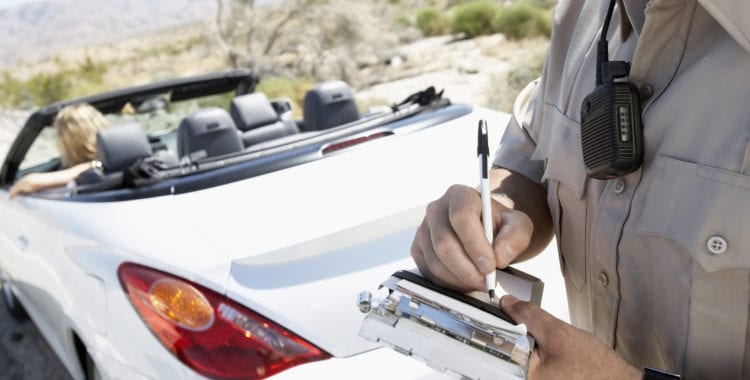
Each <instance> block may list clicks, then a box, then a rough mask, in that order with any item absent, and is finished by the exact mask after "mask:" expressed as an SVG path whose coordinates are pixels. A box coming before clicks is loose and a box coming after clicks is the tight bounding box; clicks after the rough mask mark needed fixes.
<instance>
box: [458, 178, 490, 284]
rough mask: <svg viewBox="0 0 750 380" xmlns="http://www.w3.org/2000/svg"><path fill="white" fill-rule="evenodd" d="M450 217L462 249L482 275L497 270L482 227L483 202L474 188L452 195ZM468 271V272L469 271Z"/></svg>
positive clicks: (460, 190) (464, 189) (465, 188)
mask: <svg viewBox="0 0 750 380" xmlns="http://www.w3.org/2000/svg"><path fill="white" fill-rule="evenodd" d="M448 216H449V220H450V225H451V227H452V229H453V230H454V231H455V234H456V236H457V238H458V239H459V243H460V245H461V248H462V250H463V251H464V252H466V255H467V256H468V257H469V259H470V260H471V262H472V263H473V265H474V268H475V269H474V271H476V272H478V273H479V274H480V275H484V274H487V273H490V272H492V271H494V270H495V268H496V265H495V260H494V257H493V252H492V247H490V243H489V241H487V237H486V236H485V234H484V227H483V226H482V200H481V198H480V196H479V193H478V192H477V191H476V190H475V189H472V188H469V187H462V188H461V189H459V190H457V191H454V192H453V193H451V199H450V202H449V209H448ZM467 271H468V270H467Z"/></svg>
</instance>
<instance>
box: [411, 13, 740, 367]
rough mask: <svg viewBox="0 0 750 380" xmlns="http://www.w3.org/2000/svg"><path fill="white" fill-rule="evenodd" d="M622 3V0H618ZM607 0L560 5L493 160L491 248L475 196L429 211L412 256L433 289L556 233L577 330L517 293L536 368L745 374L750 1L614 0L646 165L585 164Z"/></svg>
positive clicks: (465, 283)
mask: <svg viewBox="0 0 750 380" xmlns="http://www.w3.org/2000/svg"><path fill="white" fill-rule="evenodd" d="M613 1H614V0H613ZM608 3H609V1H578V0H567V1H566V0H562V1H560V2H559V4H558V6H557V9H556V10H555V17H554V26H553V31H552V40H551V45H550V51H549V53H548V57H547V62H546V64H545V68H544V72H543V75H542V78H541V80H540V81H538V82H535V83H533V84H531V85H530V86H528V87H527V88H526V89H525V90H524V91H523V92H522V93H521V95H520V96H519V99H518V100H517V101H516V105H515V106H514V115H513V118H512V119H511V122H510V124H509V125H508V128H507V129H506V132H505V135H504V136H503V139H502V142H501V144H500V147H499V149H498V151H497V154H496V159H495V162H494V164H495V167H494V168H493V170H492V173H491V175H492V186H493V189H494V190H493V198H494V199H493V218H494V225H495V234H496V238H495V239H494V244H493V246H492V247H490V245H489V243H488V242H487V240H486V239H485V238H484V235H483V232H482V231H483V230H482V225H481V219H480V214H481V202H480V197H479V194H478V192H477V191H476V190H475V189H472V188H468V187H463V186H458V185H457V186H453V187H451V188H450V189H448V191H447V192H446V193H445V195H443V196H442V197H441V198H440V199H438V200H436V201H434V202H432V203H431V204H430V205H429V206H428V209H427V214H426V216H425V219H424V221H423V223H422V224H421V226H420V228H419V229H418V231H417V234H416V236H415V238H414V242H413V245H412V257H413V258H414V260H415V262H416V264H417V266H418V267H419V269H420V270H421V271H422V273H423V274H424V275H426V276H427V277H428V278H430V279H431V280H433V281H434V282H437V283H440V284H442V285H446V286H451V287H454V288H458V289H461V290H469V289H483V288H484V282H483V279H484V277H483V275H484V274H486V273H489V272H490V271H492V270H494V268H495V267H498V268H503V267H505V266H507V265H508V264H510V263H511V262H513V261H519V260H523V259H526V258H529V257H532V256H534V255H535V254H537V253H538V252H540V251H541V250H542V249H543V248H544V247H545V245H546V244H547V243H548V242H549V240H550V238H551V236H552V235H553V233H554V235H555V236H556V238H557V243H558V248H559V250H560V254H561V255H560V260H561V264H562V268H563V272H564V277H565V283H566V290H567V294H568V301H569V308H570V316H571V322H572V324H573V325H574V326H576V327H573V326H571V325H568V324H566V323H564V322H562V321H560V320H557V319H555V318H554V317H552V316H551V315H549V314H547V313H546V312H544V311H543V310H541V309H540V308H538V307H536V306H533V305H531V304H528V303H525V302H521V301H518V300H516V299H513V298H512V297H505V298H503V299H502V300H501V306H502V307H503V309H505V311H506V312H507V313H509V314H510V315H511V316H512V317H513V318H515V319H516V320H517V321H519V322H523V323H526V324H527V326H528V328H529V331H530V333H531V335H533V336H534V337H535V338H536V340H537V344H538V345H537V349H536V350H535V352H534V354H533V356H532V359H531V369H530V376H531V377H539V378H559V379H568V378H585V379H590V378H608V379H616V378H641V377H643V376H644V368H648V369H646V370H645V373H646V377H649V376H651V375H652V370H651V369H650V368H656V369H662V370H666V371H669V372H675V373H680V374H682V375H684V376H685V377H686V378H691V379H740V378H748V377H750V325H748V320H749V319H750V318H748V313H749V312H750V231H748V227H747V226H748V225H750V107H749V105H750V2H747V1H744V0H651V1H646V0H617V6H616V7H614V12H613V14H612V17H611V25H610V28H609V32H608V33H607V35H606V36H607V39H608V40H609V49H608V56H609V58H610V59H611V60H622V61H630V62H631V66H630V71H629V73H628V74H629V75H628V77H627V81H628V82H630V83H631V84H632V85H634V87H635V89H636V91H637V93H638V96H639V97H640V101H639V103H640V107H641V113H640V114H641V118H642V125H643V141H644V145H643V163H642V165H640V167H639V168H638V169H637V170H635V171H633V172H632V173H629V174H626V175H622V176H619V177H617V178H612V179H609V180H602V179H594V178H590V177H588V176H587V175H586V167H585V166H584V161H583V158H582V149H583V148H582V142H581V127H580V123H581V105H582V102H583V100H584V98H586V96H587V95H589V94H590V93H591V92H592V91H594V88H595V86H596V82H595V80H594V76H595V73H596V71H597V67H596V56H597V54H596V46H597V41H598V40H599V38H600V36H599V34H600V33H601V31H602V28H603V25H604V19H605V15H606V14H607V9H608V5H609V4H608Z"/></svg>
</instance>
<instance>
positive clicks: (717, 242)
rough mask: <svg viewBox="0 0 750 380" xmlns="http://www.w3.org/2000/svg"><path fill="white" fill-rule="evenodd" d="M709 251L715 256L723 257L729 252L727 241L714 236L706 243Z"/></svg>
mask: <svg viewBox="0 0 750 380" xmlns="http://www.w3.org/2000/svg"><path fill="white" fill-rule="evenodd" d="M706 246H708V251H709V252H711V253H713V254H714V255H721V254H722V253H724V252H726V251H727V241H726V240H724V238H723V237H721V236H712V237H711V238H710V239H708V242H707V243H706Z"/></svg>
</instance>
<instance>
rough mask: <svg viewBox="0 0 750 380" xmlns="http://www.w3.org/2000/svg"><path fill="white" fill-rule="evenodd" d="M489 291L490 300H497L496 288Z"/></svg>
mask: <svg viewBox="0 0 750 380" xmlns="http://www.w3.org/2000/svg"><path fill="white" fill-rule="evenodd" d="M487 293H489V295H490V301H494V300H495V289H490V290H488V291H487Z"/></svg>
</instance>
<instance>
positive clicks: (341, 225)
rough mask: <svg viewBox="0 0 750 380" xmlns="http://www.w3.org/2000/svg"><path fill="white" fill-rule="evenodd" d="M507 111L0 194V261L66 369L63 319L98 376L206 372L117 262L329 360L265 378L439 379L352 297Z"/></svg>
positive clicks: (71, 355)
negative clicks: (216, 302) (288, 155)
mask: <svg viewBox="0 0 750 380" xmlns="http://www.w3.org/2000/svg"><path fill="white" fill-rule="evenodd" d="M508 118H509V115H507V114H503V113H499V112H496V111H492V110H489V109H485V108H473V111H472V112H471V113H469V114H467V115H465V116H462V117H459V118H456V119H453V120H450V121H448V122H445V123H442V124H440V125H438V126H435V127H431V128H427V129H424V130H420V131H418V132H415V133H409V134H405V135H396V136H388V137H386V138H382V139H378V140H376V141H371V142H368V143H367V144H362V145H360V146H357V147H356V148H355V149H348V150H345V151H342V152H340V153H338V154H335V155H332V156H330V157H326V158H324V159H320V160H316V161H312V162H308V163H305V164H302V165H298V166H293V167H290V168H286V169H283V170H279V171H275V172H271V173H267V174H263V175H260V176H256V177H253V178H248V179H244V180H240V181H236V182H231V183H228V184H225V185H221V186H215V187H209V188H206V189H202V190H198V191H192V192H188V193H184V194H176V195H166V196H156V197H150V198H144V199H135V200H125V201H114V202H68V201H62V200H54V199H43V198H38V197H33V196H20V197H18V198H16V199H14V200H9V198H8V194H7V189H4V190H0V268H2V269H3V271H4V273H5V275H6V276H7V277H8V278H9V279H10V280H11V283H12V286H13V291H14V293H15V295H16V296H17V297H18V298H19V299H20V301H21V303H22V304H23V305H24V306H25V308H26V310H27V312H28V313H29V315H30V316H31V318H32V320H33V321H34V323H35V324H36V325H37V326H38V327H39V329H40V331H41V332H42V334H43V335H44V337H45V338H46V339H47V341H48V342H49V344H50V346H51V347H52V348H53V350H54V352H55V353H56V354H57V355H58V356H59V357H60V359H61V360H62V362H63V364H64V365H65V367H66V368H67V369H68V370H69V372H70V373H71V374H72V375H73V377H74V378H76V379H82V378H84V376H85V375H84V373H83V371H82V369H81V365H80V364H79V360H80V358H79V357H78V356H77V355H76V347H75V344H74V341H73V337H72V334H71V331H75V332H77V334H79V336H80V339H81V340H82V341H83V342H85V345H86V349H87V351H88V353H89V354H90V355H91V358H92V359H93V361H94V362H95V363H96V366H97V368H98V371H99V373H100V374H101V375H102V377H103V378H111V379H137V378H151V379H167V378H169V379H177V378H183V379H197V378H203V376H201V375H200V374H198V373H196V372H194V371H193V370H192V369H190V368H188V367H187V366H185V365H184V364H183V363H181V362H180V361H179V360H178V359H177V358H175V356H173V355H172V354H171V353H170V352H169V351H168V350H167V349H165V347H164V346H163V345H162V344H161V343H160V342H159V341H158V340H157V339H156V338H155V336H154V334H152V332H151V331H150V330H149V328H148V327H147V326H146V325H145V324H144V322H143V321H142V320H141V318H140V317H139V315H138V314H137V312H136V311H135V309H134V308H133V306H132V305H131V303H130V301H129V300H128V298H127V296H126V294H125V293H124V291H123V288H122V285H121V283H120V281H119V279H118V275H117V270H118V267H119V266H120V264H121V263H123V262H133V263H138V264H142V265H144V266H147V267H150V268H154V269H158V270H161V271H164V272H167V273H170V274H173V275H175V276H178V277H181V278H184V279H186V280H188V281H192V282H194V283H197V284H200V285H202V286H204V287H206V288H209V289H211V290H214V291H215V292H217V293H220V294H225V295H226V296H228V297H229V298H231V299H233V300H234V301H237V302H239V303H240V304H242V305H244V306H246V307H247V308H249V309H251V310H254V311H256V312H258V313H260V314H262V315H264V316H265V317H267V318H269V319H271V320H273V321H275V322H276V323H277V324H279V325H281V326H283V327H285V328H286V329H288V330H290V331H292V332H293V333H295V334H297V335H299V336H300V337H302V338H304V339H306V340H308V341H309V342H312V343H313V344H315V345H316V346H317V347H319V348H321V349H322V350H324V351H326V352H327V353H329V354H330V355H331V356H332V357H331V358H330V359H326V360H322V361H317V362H312V363H307V364H302V365H299V366H296V367H293V368H291V369H288V370H286V371H283V372H281V373H279V374H277V375H275V376H273V378H275V379H292V378H293V379H306V378H336V379H344V378H373V379H375V378H378V379H381V378H386V377H387V378H399V379H427V378H430V379H433V378H441V377H442V376H445V375H442V374H440V373H438V372H436V371H434V370H433V369H431V368H429V367H427V366H426V365H424V364H423V363H421V362H419V361H417V360H413V359H410V358H407V357H405V356H402V355H400V354H398V353H396V352H394V351H392V350H390V349H387V348H378V346H377V345H375V344H373V343H371V342H369V341H366V340H364V339H363V338H361V337H359V335H358V331H359V328H360V324H361V322H362V319H363V314H361V313H360V311H359V310H358V309H357V307H356V305H355V299H356V295H357V294H358V293H359V292H360V291H362V290H374V289H376V288H377V286H378V284H379V283H380V282H381V281H383V280H385V279H386V278H387V277H388V276H389V275H390V274H391V273H393V272H395V271H396V270H399V269H404V268H412V267H414V263H413V261H412V259H411V258H410V255H409V250H410V245H411V240H412V238H413V235H414V232H415V230H416V227H417V226H418V224H419V223H420V222H421V220H422V218H423V216H424V211H425V207H426V205H427V203H428V202H429V201H431V200H433V199H436V198H438V197H439V196H440V195H441V194H442V193H443V192H444V191H445V190H446V189H447V188H448V187H449V186H450V185H452V184H455V183H461V184H465V185H469V186H475V185H476V184H477V183H478V176H479V170H478V168H477V157H476V126H477V123H478V121H479V120H480V119H486V120H487V121H488V122H489V132H490V144H491V146H497V142H498V141H499V139H500V136H501V135H502V133H503V129H504V127H505V125H506V124H507V122H508ZM553 269H556V268H553ZM542 277H543V276H542Z"/></svg>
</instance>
